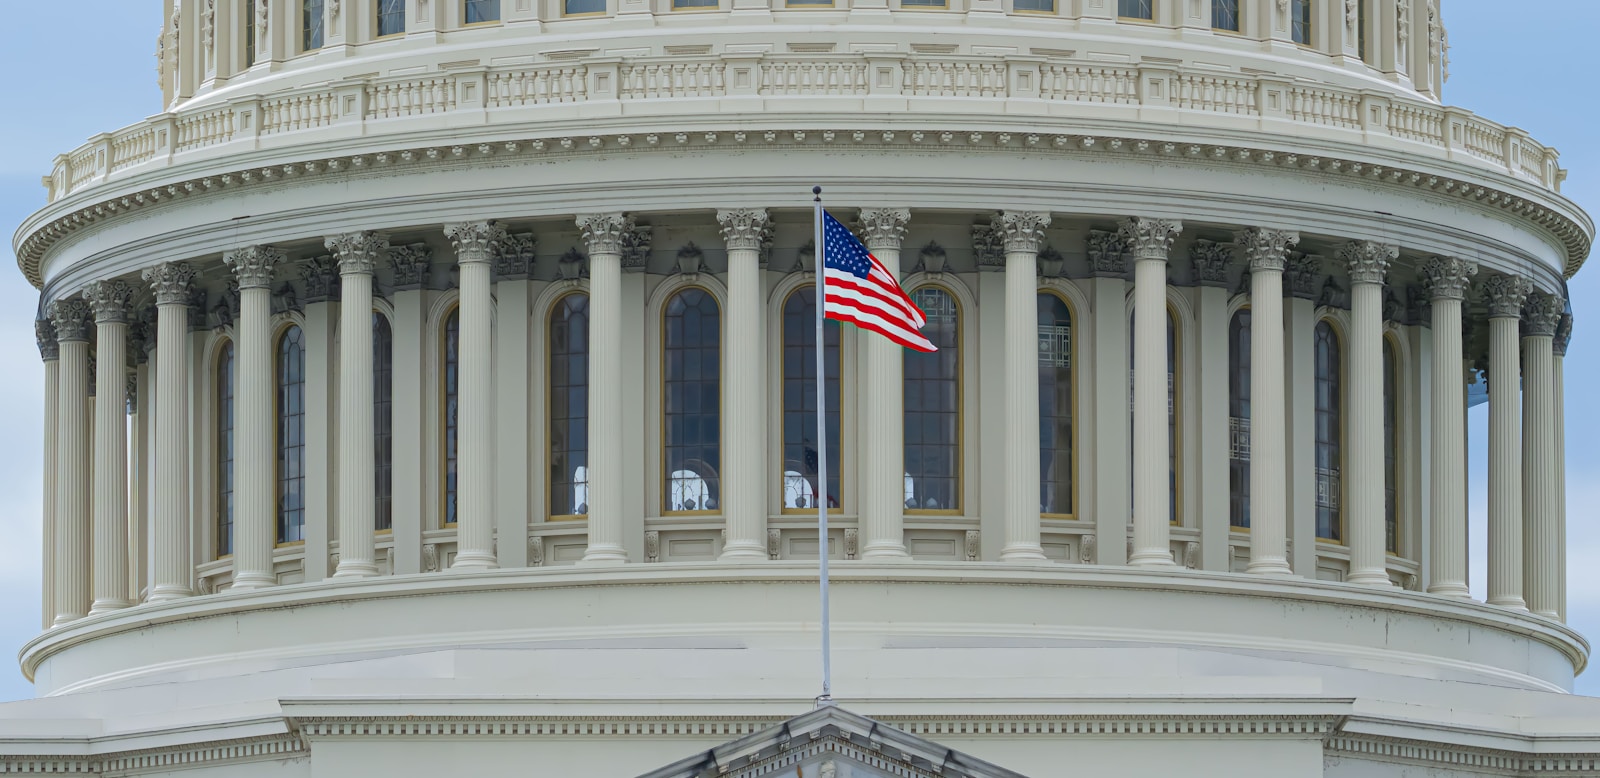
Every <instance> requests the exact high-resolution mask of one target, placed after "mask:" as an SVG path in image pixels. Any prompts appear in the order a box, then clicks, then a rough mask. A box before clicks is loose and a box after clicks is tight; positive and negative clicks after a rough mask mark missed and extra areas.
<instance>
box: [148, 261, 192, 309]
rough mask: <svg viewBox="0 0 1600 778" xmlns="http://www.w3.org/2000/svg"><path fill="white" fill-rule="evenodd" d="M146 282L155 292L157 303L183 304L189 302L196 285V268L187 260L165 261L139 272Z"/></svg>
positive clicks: (185, 304)
mask: <svg viewBox="0 0 1600 778" xmlns="http://www.w3.org/2000/svg"><path fill="white" fill-rule="evenodd" d="M139 277H140V278H142V279H144V282H145V283H147V284H149V285H150V291H152V292H154V293H155V296H156V305H183V306H187V305H188V304H189V295H190V293H191V291H192V287H193V285H194V268H192V267H190V266H189V264H188V263H186V262H164V263H162V264H159V265H156V266H155V267H147V268H145V269H144V272H142V273H140V274H139Z"/></svg>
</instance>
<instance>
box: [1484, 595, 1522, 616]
mask: <svg viewBox="0 0 1600 778" xmlns="http://www.w3.org/2000/svg"><path fill="white" fill-rule="evenodd" d="M1489 604H1490V605H1493V606H1495V607H1496V608H1505V609H1506V610H1513V611H1522V612H1523V613H1527V612H1528V603H1527V602H1524V601H1523V599H1522V598H1521V597H1491V598H1489Z"/></svg>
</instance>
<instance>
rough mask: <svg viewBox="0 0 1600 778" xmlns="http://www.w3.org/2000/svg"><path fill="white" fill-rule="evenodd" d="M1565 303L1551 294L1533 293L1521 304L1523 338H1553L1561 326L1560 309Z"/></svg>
mask: <svg viewBox="0 0 1600 778" xmlns="http://www.w3.org/2000/svg"><path fill="white" fill-rule="evenodd" d="M1564 307H1565V301H1564V300H1562V299H1561V298H1560V297H1557V296H1555V295H1553V294H1545V293H1544V292H1533V293H1531V294H1529V295H1528V299H1527V300H1526V301H1524V302H1523V304H1522V335H1523V337H1533V338H1537V337H1546V338H1553V337H1555V334H1556V327H1557V326H1559V325H1560V324H1561V309H1562V308H1564Z"/></svg>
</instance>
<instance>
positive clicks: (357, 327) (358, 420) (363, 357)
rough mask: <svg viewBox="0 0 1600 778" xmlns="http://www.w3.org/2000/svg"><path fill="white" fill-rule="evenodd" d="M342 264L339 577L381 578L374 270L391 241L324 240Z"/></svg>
mask: <svg viewBox="0 0 1600 778" xmlns="http://www.w3.org/2000/svg"><path fill="white" fill-rule="evenodd" d="M324 245H326V246H327V247H328V248H329V249H331V250H332V251H333V255H334V257H335V259H337V260H338V263H339V567H338V569H337V570H335V571H334V573H333V575H334V577H335V578H361V577H365V576H369V575H377V574H378V563H377V561H376V560H375V558H374V554H373V534H374V533H375V532H376V531H377V519H376V516H377V482H376V476H375V475H374V469H375V467H376V458H377V455H376V451H375V450H374V447H373V446H374V444H373V437H372V431H373V423H374V422H373V414H374V412H375V409H374V407H373V404H372V270H373V267H374V266H375V265H376V264H377V262H378V259H379V257H380V256H381V255H383V254H385V253H387V250H388V248H389V241H388V240H387V239H385V238H384V237H383V236H381V235H378V234H376V233H371V232H358V233H352V234H349V235H336V236H334V237H330V238H327V239H326V240H325V241H324Z"/></svg>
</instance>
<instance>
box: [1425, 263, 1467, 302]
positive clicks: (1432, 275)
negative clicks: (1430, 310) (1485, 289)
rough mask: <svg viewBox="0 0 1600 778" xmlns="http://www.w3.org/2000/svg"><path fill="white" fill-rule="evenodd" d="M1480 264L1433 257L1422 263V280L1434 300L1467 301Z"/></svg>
mask: <svg viewBox="0 0 1600 778" xmlns="http://www.w3.org/2000/svg"><path fill="white" fill-rule="evenodd" d="M1477 274H1478V263H1476V262H1472V261H1470V260H1465V259H1457V258H1455V257H1432V258H1430V259H1428V261H1427V262H1424V263H1422V278H1423V281H1424V283H1425V284H1426V286H1427V289H1428V294H1429V295H1430V296H1432V298H1433V299H1434V300H1436V301H1437V300H1465V299H1467V291H1468V290H1469V289H1471V288H1472V277H1473V276H1476V275H1477Z"/></svg>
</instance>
